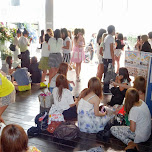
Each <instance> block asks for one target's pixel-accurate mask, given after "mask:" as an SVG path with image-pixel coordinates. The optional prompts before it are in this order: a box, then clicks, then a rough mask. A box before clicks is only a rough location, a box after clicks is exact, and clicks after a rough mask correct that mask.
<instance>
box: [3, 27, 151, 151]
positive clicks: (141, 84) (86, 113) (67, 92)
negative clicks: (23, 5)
mask: <svg viewBox="0 0 152 152" xmlns="http://www.w3.org/2000/svg"><path fill="white" fill-rule="evenodd" d="M84 34H85V32H84V29H75V30H74V36H71V32H70V31H68V30H67V29H66V28H63V29H61V30H60V29H56V30H55V31H54V32H53V30H52V29H48V30H47V33H46V34H44V31H43V30H42V31H41V36H40V39H39V42H40V45H41V46H40V48H41V49H42V56H41V59H40V62H39V63H38V62H37V58H36V57H32V58H31V61H30V54H29V51H28V48H27V47H28V45H30V41H31V40H32V39H30V41H28V39H27V37H28V31H26V30H24V32H23V36H21V32H20V30H18V31H17V37H16V38H15V41H14V43H15V45H16V51H17V52H15V53H14V59H15V57H16V58H18V57H19V58H20V59H21V66H20V62H18V61H15V62H13V61H12V58H11V57H7V59H6V62H7V66H5V67H2V70H3V71H0V87H1V90H0V121H1V122H4V120H3V119H2V117H1V116H2V113H3V112H4V111H5V109H6V108H7V106H8V105H9V103H11V102H14V101H15V89H16V90H18V91H26V90H30V89H31V83H40V87H42V88H43V87H48V88H49V90H50V92H51V93H52V94H53V99H54V104H55V105H56V107H57V108H58V110H59V111H60V112H61V113H62V114H63V116H64V118H65V120H72V119H76V118H77V120H78V127H79V129H80V131H82V132H87V133H98V132H99V131H101V130H104V127H105V126H106V125H107V123H108V122H109V121H110V120H111V119H113V118H114V116H115V115H117V114H118V113H119V111H120V110H122V109H123V110H124V111H125V114H126V115H125V117H126V125H125V126H113V127H111V133H112V135H114V136H115V137H116V138H118V139H120V140H121V141H122V142H124V143H125V144H126V145H127V147H126V150H127V149H137V150H138V146H137V144H138V143H140V142H145V141H147V140H148V139H149V137H150V135H151V114H150V111H149V109H148V106H147V104H146V103H145V93H146V79H145V78H144V77H142V76H138V77H136V78H135V80H134V85H133V86H131V83H130V82H131V79H130V76H129V72H128V70H127V68H125V67H121V68H120V64H119V61H120V57H121V53H122V51H123V50H124V47H125V43H124V40H123V34H122V33H115V27H114V26H113V25H110V26H108V28H107V31H106V30H105V29H100V30H99V32H98V35H97V55H98V59H99V62H98V70H97V74H95V75H96V77H92V78H91V79H90V80H89V81H88V87H87V88H85V89H84V90H82V91H81V92H80V94H79V96H78V97H77V98H73V96H72V92H71V91H72V89H73V88H72V86H71V84H73V86H74V85H75V83H74V82H73V81H70V80H68V78H67V72H68V70H69V69H70V67H71V65H72V63H73V64H75V65H76V68H75V71H76V81H77V83H80V82H81V79H80V72H81V64H82V62H83V61H84V60H85V39H84ZM20 36H21V37H20ZM93 36H94V35H93ZM114 36H115V37H114ZM151 38H152V32H150V33H149V39H150V40H149V42H148V36H146V35H142V36H141V37H140V36H138V39H137V44H136V45H135V48H136V49H137V50H138V51H147V52H151ZM91 45H92V47H93V49H94V48H95V46H94V41H93V40H91ZM19 48H20V51H21V54H19ZM93 53H94V52H93V51H92V50H91V59H92V58H93ZM18 60H19V59H18ZM115 62H116V63H117V68H116V73H117V76H116V80H115V81H111V82H109V83H107V82H106V83H105V82H104V84H103V85H102V83H101V80H102V76H104V78H105V77H106V75H107V70H108V67H109V65H111V66H113V67H114V65H115ZM12 67H13V68H12ZM4 72H5V73H4ZM47 72H49V82H48V85H46V84H45V77H46V75H47ZM103 74H104V75H103ZM6 75H11V81H12V82H11V81H9V80H8V79H7V77H6ZM110 83H111V85H113V87H112V88H111V89H110V88H109V84H110ZM103 94H112V97H111V100H110V102H109V103H107V104H106V105H104V106H103V105H102V106H100V105H101V102H102V98H103ZM106 107H108V108H111V109H112V114H110V115H109V114H108V111H107V110H106ZM10 132H12V134H10ZM14 134H15V135H14ZM17 134H21V135H20V136H19V135H17ZM6 135H7V136H8V138H10V139H11V137H9V136H15V137H16V140H13V141H9V143H8V139H6ZM22 136H24V137H25V138H24V140H25V141H22V140H21V141H20V145H22V144H23V143H24V144H23V145H22V147H21V146H20V147H18V146H17V144H16V143H13V142H17V141H18V140H20V139H17V138H23V137H22ZM12 138H13V137H12ZM22 142H23V143H22ZM27 142H28V139H27V136H26V135H25V133H24V130H23V129H22V128H21V127H20V126H17V125H8V126H6V127H5V128H4V129H3V131H2V137H1V144H2V146H1V149H2V151H3V152H5V151H9V150H8V149H9V148H10V147H11V146H10V145H11V144H12V145H13V146H14V147H13V146H12V147H11V148H13V149H14V152H15V151H19V150H20V149H19V148H22V151H23V150H24V151H29V150H30V148H28V147H27ZM3 144H4V145H3ZM6 145H7V146H6ZM34 148H35V147H34ZM17 149H18V150H17ZM32 149H33V147H32ZM37 151H38V150H37Z"/></svg>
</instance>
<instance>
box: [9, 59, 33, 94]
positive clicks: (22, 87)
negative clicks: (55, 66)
mask: <svg viewBox="0 0 152 152" xmlns="http://www.w3.org/2000/svg"><path fill="white" fill-rule="evenodd" d="M13 68H14V69H15V72H14V73H13V74H12V82H13V83H14V85H15V89H16V90H18V91H27V90H31V78H30V74H29V73H28V69H27V68H21V67H20V66H19V63H18V62H14V63H13ZM14 79H15V81H16V83H15V82H14Z"/></svg>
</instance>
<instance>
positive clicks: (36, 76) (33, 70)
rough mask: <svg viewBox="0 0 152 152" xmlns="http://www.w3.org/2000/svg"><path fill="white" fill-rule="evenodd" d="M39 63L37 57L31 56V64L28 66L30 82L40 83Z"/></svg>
mask: <svg viewBox="0 0 152 152" xmlns="http://www.w3.org/2000/svg"><path fill="white" fill-rule="evenodd" d="M38 66H39V63H38V62H37V57H35V56H34V57H32V58H31V64H30V66H29V72H30V74H31V79H32V83H40V82H41V77H42V72H41V70H40V69H39V68H38Z"/></svg>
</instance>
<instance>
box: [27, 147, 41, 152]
mask: <svg viewBox="0 0 152 152" xmlns="http://www.w3.org/2000/svg"><path fill="white" fill-rule="evenodd" d="M27 152H41V151H40V150H38V149H37V148H36V147H35V146H30V147H29V150H28V151H27Z"/></svg>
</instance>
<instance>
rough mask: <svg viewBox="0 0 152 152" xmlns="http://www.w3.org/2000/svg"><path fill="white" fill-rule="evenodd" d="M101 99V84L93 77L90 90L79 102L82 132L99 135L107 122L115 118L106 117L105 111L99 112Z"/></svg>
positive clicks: (78, 111)
mask: <svg viewBox="0 0 152 152" xmlns="http://www.w3.org/2000/svg"><path fill="white" fill-rule="evenodd" d="M101 97H102V86H101V82H100V80H99V79H98V78H97V77H93V78H91V79H90V80H89V82H88V88H86V89H84V90H83V91H82V92H81V94H80V100H79V102H78V108H77V113H78V127H79V129H80V131H82V132H87V133H97V132H99V131H101V130H104V127H105V126H106V124H107V122H108V121H109V120H110V119H111V118H112V117H113V115H111V116H108V115H106V112H105V111H104V110H103V111H99V104H100V101H101Z"/></svg>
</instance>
